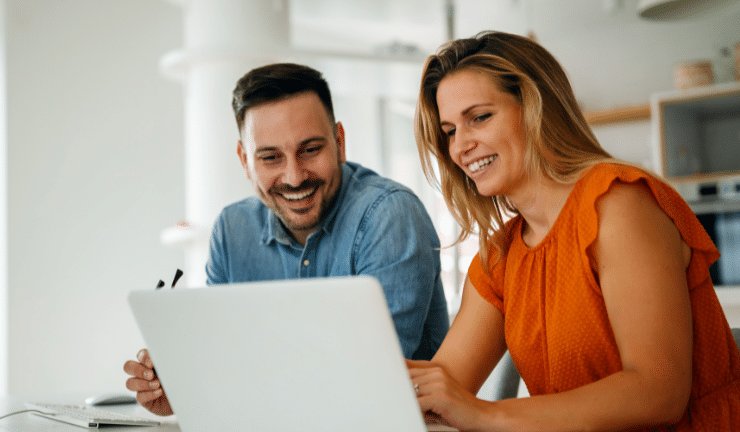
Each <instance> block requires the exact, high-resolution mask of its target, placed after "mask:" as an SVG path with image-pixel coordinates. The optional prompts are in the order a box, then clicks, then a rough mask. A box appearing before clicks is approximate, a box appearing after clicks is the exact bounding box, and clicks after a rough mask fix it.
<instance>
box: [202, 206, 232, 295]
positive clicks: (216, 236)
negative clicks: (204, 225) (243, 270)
mask: <svg viewBox="0 0 740 432" xmlns="http://www.w3.org/2000/svg"><path fill="white" fill-rule="evenodd" d="M226 254H227V251H226V247H225V238H224V216H223V214H221V215H220V216H219V217H218V219H216V222H215V223H214V224H213V230H212V231H211V238H210V241H209V250H208V262H206V277H207V279H206V284H208V285H215V284H224V283H228V282H229V278H228V272H227V270H226V265H225V263H226V262H227V255H226Z"/></svg>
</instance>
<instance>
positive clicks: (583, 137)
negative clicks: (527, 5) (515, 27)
mask: <svg viewBox="0 0 740 432" xmlns="http://www.w3.org/2000/svg"><path fill="white" fill-rule="evenodd" d="M463 70H474V71H477V72H482V73H484V74H485V75H486V76H488V77H489V78H490V79H491V81H492V82H493V83H494V84H496V85H497V86H498V88H499V89H500V90H501V91H504V92H506V93H509V94H511V95H513V96H514V97H515V98H516V99H517V100H518V101H519V103H520V104H521V106H522V116H523V124H524V129H525V136H526V145H527V150H526V152H527V154H526V170H527V172H528V173H529V174H530V175H532V176H546V177H548V178H551V179H552V180H554V181H556V182H560V183H571V182H574V181H575V180H576V178H577V176H578V175H579V174H580V173H581V171H582V170H583V169H585V168H586V167H588V166H591V165H593V164H595V163H597V162H600V161H603V160H606V159H611V156H610V155H609V153H607V152H606V151H605V150H604V149H603V148H601V146H600V145H599V143H598V142H597V140H596V137H595V136H594V134H593V132H592V131H591V128H590V127H589V125H588V123H587V122H586V119H585V118H584V116H583V113H582V112H581V110H580V108H579V106H578V103H577V102H576V98H575V96H574V94H573V90H572V89H571V86H570V83H569V81H568V77H567V76H566V74H565V71H564V70H563V68H562V67H561V66H560V65H559V64H558V62H557V61H556V60H555V58H554V57H553V56H552V55H551V54H550V53H549V52H547V51H546V50H545V49H544V48H542V47H541V46H540V45H538V44H537V43H536V42H534V41H532V40H531V39H528V38H525V37H522V36H517V35H513V34H507V33H501V32H482V33H479V34H478V35H476V36H475V37H474V38H468V39H459V40H455V41H452V42H448V43H447V44H445V45H443V46H442V47H440V49H439V50H438V52H437V54H435V55H432V56H430V57H429V58H428V59H427V61H426V64H425V66H424V71H423V74H422V80H421V89H420V93H419V101H418V105H417V109H416V119H415V125H414V127H415V134H416V144H417V147H418V150H419V156H420V157H421V163H422V167H423V169H424V173H425V174H426V176H427V179H428V180H429V182H430V183H432V184H433V185H436V186H437V187H439V188H440V189H441V191H442V194H443V195H444V198H445V201H446V202H447V206H448V207H449V209H450V212H451V213H452V215H453V216H454V217H455V219H456V220H457V222H458V223H459V224H460V227H461V233H460V236H459V237H458V238H457V240H456V242H455V243H458V242H460V241H462V240H464V239H465V238H467V237H468V236H469V235H471V234H474V233H475V232H476V228H477V231H478V235H479V247H480V254H481V259H482V261H483V263H484V265H485V263H486V262H488V259H489V256H488V255H489V247H492V248H493V249H495V250H496V252H497V257H496V260H497V261H498V260H500V259H501V258H502V257H503V256H504V255H505V254H506V252H507V245H508V243H509V237H510V235H511V233H510V232H508V225H505V224H504V221H505V219H506V218H507V216H512V215H516V214H518V211H517V209H516V208H514V206H512V205H511V203H510V202H509V201H508V200H507V199H506V198H505V197H504V196H494V197H488V196H484V195H481V194H480V193H478V190H477V189H476V187H475V184H474V183H473V182H471V181H470V180H469V179H468V177H467V176H466V175H465V172H464V171H463V170H462V169H461V168H460V167H458V166H457V165H456V164H455V162H454V161H453V160H452V159H451V158H450V154H449V151H448V148H447V144H448V141H447V137H446V135H445V134H444V133H443V132H442V129H441V127H440V119H439V108H438V107H437V89H438V88H439V84H440V82H441V81H442V79H444V78H445V77H446V76H448V75H450V74H453V73H455V72H460V71H463ZM433 160H436V161H437V165H438V166H439V176H440V179H439V180H438V179H437V177H436V175H435V169H434V165H433ZM485 268H486V269H488V266H487V265H485Z"/></svg>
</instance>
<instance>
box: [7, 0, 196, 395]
mask: <svg viewBox="0 0 740 432" xmlns="http://www.w3.org/2000/svg"><path fill="white" fill-rule="evenodd" d="M6 3H7V9H6V11H5V12H6V13H5V16H6V29H7V37H6V39H7V78H8V134H9V138H8V143H9V145H8V161H9V176H8V185H9V188H8V208H9V210H8V212H9V236H8V238H9V241H8V248H9V260H8V264H9V272H8V278H9V302H8V303H7V313H8V322H9V328H10V336H9V371H10V380H9V392H10V393H12V394H21V393H22V394H30V393H32V394H37V395H38V394H46V393H52V392H59V391H79V392H95V391H108V390H116V389H117V390H124V387H123V386H124V381H125V374H124V373H123V371H122V366H123V363H124V361H125V360H127V359H129V358H133V356H134V355H135V354H136V352H137V350H138V349H139V348H141V347H143V343H142V341H141V338H140V336H139V334H138V330H137V329H136V326H135V324H134V322H133V319H132V317H131V315H130V313H129V309H128V306H127V304H126V294H127V293H128V292H129V291H130V290H131V289H132V288H151V289H153V288H154V286H155V284H156V282H157V280H159V279H160V278H161V279H165V280H166V281H167V282H169V280H170V279H171V278H172V276H173V275H174V272H175V269H176V268H177V267H178V266H180V265H181V263H182V251H181V250H178V249H168V248H165V247H164V246H162V245H161V243H160V241H159V235H160V232H161V230H162V229H164V228H166V227H167V226H169V225H171V224H173V223H174V222H175V221H177V220H178V219H179V218H181V217H182V215H183V207H184V203H183V200H184V198H183V195H184V192H183V150H182V147H183V144H182V143H183V121H182V118H183V105H182V89H181V86H180V85H179V84H176V83H173V82H170V81H167V80H166V79H164V78H163V77H162V76H161V75H160V73H159V71H158V61H159V58H160V57H161V55H162V54H164V53H165V52H167V51H168V50H171V49H173V48H177V47H179V46H180V45H181V31H182V28H181V27H182V24H181V22H182V17H181V10H180V8H179V7H177V6H174V5H172V4H169V3H167V2H164V1H157V0H126V1H90V0H65V1H55V0H8V1H7V2H6ZM3 305H4V306H5V303H3Z"/></svg>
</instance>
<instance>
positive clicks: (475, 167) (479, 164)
mask: <svg viewBox="0 0 740 432" xmlns="http://www.w3.org/2000/svg"><path fill="white" fill-rule="evenodd" d="M496 157H498V155H493V156H488V157H487V158H484V159H480V160H477V161H475V162H473V163H471V164H470V165H468V169H469V170H470V172H471V173H474V172H476V171H480V170H482V169H483V168H485V167H486V166H488V164H490V163H491V162H493V161H494V159H496Z"/></svg>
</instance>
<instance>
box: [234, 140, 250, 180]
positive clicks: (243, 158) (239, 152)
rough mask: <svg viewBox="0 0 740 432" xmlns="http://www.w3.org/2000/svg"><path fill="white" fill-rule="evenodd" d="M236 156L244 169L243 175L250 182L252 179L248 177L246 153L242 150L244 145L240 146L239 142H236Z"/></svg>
mask: <svg viewBox="0 0 740 432" xmlns="http://www.w3.org/2000/svg"><path fill="white" fill-rule="evenodd" d="M236 154H237V155H238V156H239V162H241V164H242V168H244V174H246V175H247V178H248V179H250V180H252V177H250V176H249V164H248V163H247V151H246V150H245V149H244V144H242V141H241V140H239V141H237V142H236Z"/></svg>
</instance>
